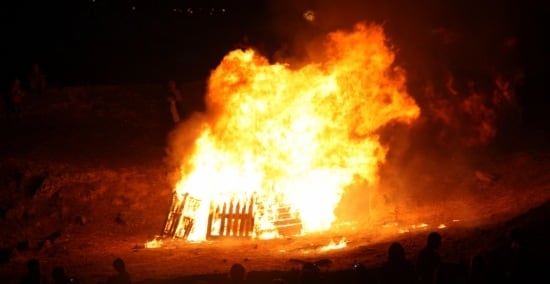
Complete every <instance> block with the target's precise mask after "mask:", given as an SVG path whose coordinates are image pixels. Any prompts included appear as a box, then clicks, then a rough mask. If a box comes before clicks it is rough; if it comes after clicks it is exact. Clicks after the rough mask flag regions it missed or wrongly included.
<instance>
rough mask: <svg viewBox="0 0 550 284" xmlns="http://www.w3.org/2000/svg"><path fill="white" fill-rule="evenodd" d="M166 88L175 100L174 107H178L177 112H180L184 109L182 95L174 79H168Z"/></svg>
mask: <svg viewBox="0 0 550 284" xmlns="http://www.w3.org/2000/svg"><path fill="white" fill-rule="evenodd" d="M168 90H169V92H170V95H171V96H173V97H174V99H175V101H176V107H177V109H178V112H179V113H180V114H182V113H183V110H184V108H183V95H182V94H181V91H180V89H179V88H178V85H177V84H176V82H175V81H174V80H170V81H168Z"/></svg>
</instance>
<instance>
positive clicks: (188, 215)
mask: <svg viewBox="0 0 550 284" xmlns="http://www.w3.org/2000/svg"><path fill="white" fill-rule="evenodd" d="M200 204H201V200H200V199H198V198H194V197H192V196H191V195H189V194H188V193H186V194H184V195H183V197H181V198H179V197H178V196H177V194H174V196H173V198H172V204H171V206H170V210H169V212H168V214H167V217H166V220H165V222H164V226H163V231H162V233H161V236H162V237H171V238H173V237H180V238H184V239H187V238H188V237H189V234H190V233H191V231H192V230H193V227H194V226H195V220H197V219H198V218H197V217H199V216H198V215H197V214H198V208H199V207H200ZM259 218H261V219H262V221H263V222H262V223H263V224H265V223H266V222H267V223H269V224H270V225H269V226H260V225H259V223H260V222H258V219H259ZM201 219H202V218H201ZM206 226H207V227H206V236H205V237H206V239H220V238H253V237H255V236H260V235H263V236H273V237H276V236H289V235H297V234H300V232H301V229H302V224H301V221H300V219H299V217H296V216H295V215H294V214H291V208H290V207H289V206H275V207H273V206H271V207H267V206H265V205H264V204H263V202H261V201H258V199H257V198H256V197H255V196H254V195H253V196H250V197H247V198H243V199H236V198H230V199H229V200H226V201H223V202H218V203H214V202H211V203H210V210H209V214H208V223H207V225H206Z"/></svg>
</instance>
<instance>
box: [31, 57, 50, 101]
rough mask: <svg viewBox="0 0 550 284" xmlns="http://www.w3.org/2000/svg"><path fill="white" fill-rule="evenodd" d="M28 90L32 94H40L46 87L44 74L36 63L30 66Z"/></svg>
mask: <svg viewBox="0 0 550 284" xmlns="http://www.w3.org/2000/svg"><path fill="white" fill-rule="evenodd" d="M29 83H30V91H31V93H32V94H33V95H41V94H43V93H44V91H45V89H46V76H45V75H44V73H43V72H42V70H41V69H40V66H39V65H38V64H34V65H33V66H32V71H31V75H30V76H29Z"/></svg>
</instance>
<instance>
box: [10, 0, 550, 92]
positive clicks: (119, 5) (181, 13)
mask: <svg viewBox="0 0 550 284" xmlns="http://www.w3.org/2000/svg"><path fill="white" fill-rule="evenodd" d="M0 5H1V8H0V10H1V11H2V12H1V13H2V15H0V21H1V31H2V36H3V37H4V40H3V41H2V42H3V43H2V45H1V53H0V54H1V56H2V63H1V67H0V68H1V70H2V71H1V72H2V86H3V87H4V89H5V87H6V86H8V85H9V83H10V82H11V81H12V80H13V78H15V77H21V78H23V79H25V77H26V76H27V74H28V72H29V71H30V68H31V65H32V64H33V63H39V64H40V65H42V66H43V69H44V70H45V71H46V73H47V74H48V77H49V80H50V82H52V83H55V84H59V85H77V84H83V83H136V82H137V83H147V82H164V81H167V80H168V78H174V79H176V80H180V81H186V80H200V79H204V78H205V77H206V76H207V75H208V73H209V71H210V69H212V68H214V67H215V66H216V65H217V63H218V62H219V61H220V60H221V58H222V56H223V55H224V54H226V53H227V52H228V51H230V50H232V49H234V48H235V47H236V46H238V45H239V43H241V42H242V41H243V38H244V37H245V36H246V37H247V38H248V39H249V41H250V42H252V43H253V44H255V43H258V44H261V45H262V46H263V47H264V49H265V51H266V52H267V53H272V52H274V51H275V50H276V49H277V48H279V47H280V46H281V44H282V42H287V43H290V44H294V45H296V46H300V45H301V42H300V41H302V40H307V39H308V38H310V37H312V36H314V35H316V34H323V33H325V32H328V31H332V30H334V29H336V28H350V27H351V25H352V24H353V23H355V22H357V21H359V20H368V21H377V22H382V23H385V27H386V29H387V33H388V34H389V36H390V37H391V38H392V39H393V42H394V43H395V44H396V45H398V47H399V49H400V50H401V53H400V55H403V56H404V57H407V56H409V57H410V58H412V57H421V56H431V54H430V52H426V51H425V50H422V49H423V47H421V46H422V45H423V44H424V42H423V41H424V39H425V37H422V36H424V35H429V34H430V33H433V31H435V30H437V29H438V28H440V27H444V28H446V29H449V30H451V31H455V32H457V33H459V34H463V35H465V36H464V39H465V41H468V42H469V44H468V45H464V53H465V54H466V53H468V52H469V53H471V54H473V55H472V56H470V57H471V58H469V59H468V60H476V59H475V58H476V56H477V57H480V56H481V57H483V56H486V55H488V56H490V55H491V54H492V53H493V50H494V49H495V46H496V45H497V44H498V42H499V41H501V40H503V39H505V38H506V37H510V38H515V39H516V40H517V41H518V45H517V46H516V47H515V48H517V53H516V55H517V56H518V58H517V61H518V63H517V64H518V65H520V67H521V68H523V69H525V70H526V73H527V74H528V77H529V80H530V81H529V84H530V85H529V87H530V88H535V89H536V88H538V89H541V90H544V92H545V91H546V90H547V87H546V84H545V80H544V76H545V74H544V73H545V72H544V70H545V68H546V66H548V45H547V44H546V43H545V42H546V40H545V39H544V37H545V36H547V35H548V32H547V29H546V28H545V23H546V20H545V18H547V17H546V15H547V14H548V13H547V12H546V10H545V9H543V8H542V7H543V5H542V4H537V2H536V1H520V0H504V1H496V0H482V1H474V0H462V1H458V0H456V1H454V0H453V1H436V0H419V1H406V0H392V1H382V0H365V1H360V0H340V1H330V0H297V1H295V0H266V1H261V0H193V1H189V0H180V1H176V0H158V1H156V0H95V1H94V0H65V1H48V0H22V1H3V2H2V4H0ZM307 9H312V10H314V11H316V12H317V15H318V22H317V23H315V24H314V25H311V24H309V23H307V22H306V21H304V20H303V18H302V17H301V16H302V13H303V12H304V11H305V10H307ZM293 42H294V43H293ZM461 48H462V47H461ZM421 53H422V54H421ZM268 55H269V54H268ZM422 60H424V59H423V58H422ZM404 61H405V62H406V61H407V60H404ZM409 61H411V60H409ZM411 62H412V61H411ZM415 64H416V63H415ZM534 100H535V101H536V102H541V101H542V99H541V97H537V99H534Z"/></svg>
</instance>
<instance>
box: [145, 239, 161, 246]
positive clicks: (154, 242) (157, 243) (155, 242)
mask: <svg viewBox="0 0 550 284" xmlns="http://www.w3.org/2000/svg"><path fill="white" fill-rule="evenodd" d="M144 246H145V248H159V247H161V246H162V239H157V238H155V239H154V240H152V241H148V242H146V243H145V245H144Z"/></svg>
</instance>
